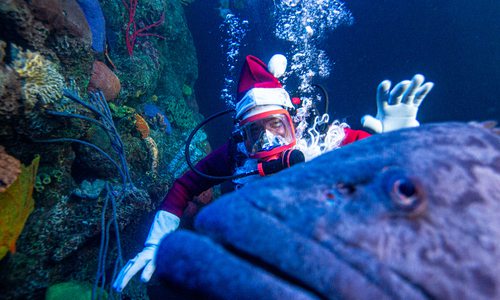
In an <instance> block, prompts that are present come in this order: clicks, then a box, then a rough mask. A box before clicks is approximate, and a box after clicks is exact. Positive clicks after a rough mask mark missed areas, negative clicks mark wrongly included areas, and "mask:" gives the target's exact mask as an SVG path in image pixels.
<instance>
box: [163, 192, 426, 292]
mask: <svg viewBox="0 0 500 300" xmlns="http://www.w3.org/2000/svg"><path fill="white" fill-rule="evenodd" d="M228 205H231V204H228ZM241 209H242V208H241V202H240V203H239V205H238V211H235V210H232V209H228V208H227V207H226V208H225V210H224V213H225V215H224V218H217V217H214V214H212V213H204V214H203V215H201V216H199V218H198V219H197V223H196V228H197V231H198V232H188V231H178V232H175V233H173V234H171V235H169V236H167V237H166V238H165V239H164V241H163V242H162V246H161V247H160V250H159V253H162V255H161V256H160V255H158V257H157V265H158V273H159V275H160V277H161V278H162V279H164V280H167V281H169V282H172V283H174V284H175V285H176V286H183V288H185V289H188V290H196V291H197V292H199V293H201V294H203V295H209V296H210V297H209V298H214V299H231V298H232V299H234V298H239V299H241V297H243V298H247V299H284V298H287V297H291V298H292V299H338V298H342V299H343V298H347V299H401V298H404V299H432V298H433V297H432V296H431V295H430V293H428V292H427V291H426V290H425V289H424V288H423V287H421V286H419V285H418V284H415V283H414V282H412V281H411V280H410V279H409V278H407V277H405V276H404V275H402V274H400V273H398V272H396V271H395V270H393V269H391V268H390V267H388V266H386V265H384V264H383V263H381V262H379V261H378V260H377V259H376V258H375V257H374V256H373V255H371V254H370V253H369V252H368V251H365V250H364V249H360V248H356V247H355V246H353V245H352V243H349V242H348V241H345V240H343V239H342V238H341V237H339V236H334V237H333V238H332V239H329V241H328V242H327V243H324V242H323V241H319V240H316V239H314V238H312V237H310V236H306V235H304V234H303V233H299V232H298V231H297V230H295V229H294V228H293V226H291V225H290V224H285V223H284V222H283V220H281V219H280V217H279V216H277V215H274V214H271V213H270V212H269V211H264V210H262V209H260V208H258V207H255V206H252V205H249V206H248V207H246V208H245V209H243V210H244V214H242V213H241ZM179 261H180V262H181V263H179ZM165 266H166V267H165ZM187 269H190V271H187ZM243 277H245V278H246V279H242V278H243ZM228 285H229V286H230V288H229V289H225V288H224V287H227V286H228Z"/></svg>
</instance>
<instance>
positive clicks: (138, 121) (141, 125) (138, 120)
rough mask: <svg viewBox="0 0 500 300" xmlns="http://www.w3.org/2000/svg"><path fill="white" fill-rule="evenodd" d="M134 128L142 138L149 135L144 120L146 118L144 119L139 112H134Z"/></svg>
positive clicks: (146, 123) (147, 126)
mask: <svg viewBox="0 0 500 300" xmlns="http://www.w3.org/2000/svg"><path fill="white" fill-rule="evenodd" d="M135 128H136V129H137V131H139V133H140V134H141V137H142V138H143V139H145V138H147V137H148V136H149V125H148V122H146V120H144V118H143V117H141V115H139V114H135Z"/></svg>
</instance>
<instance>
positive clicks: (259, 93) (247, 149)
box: [113, 54, 433, 292]
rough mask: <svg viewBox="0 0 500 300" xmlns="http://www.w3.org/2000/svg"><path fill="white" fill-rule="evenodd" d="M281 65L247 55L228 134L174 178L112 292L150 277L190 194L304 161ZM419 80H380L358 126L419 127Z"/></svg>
mask: <svg viewBox="0 0 500 300" xmlns="http://www.w3.org/2000/svg"><path fill="white" fill-rule="evenodd" d="M286 65H287V60H286V58H285V57H284V56H283V55H279V54H277V55H275V56H273V57H272V58H271V60H270V61H269V63H268V65H266V64H265V63H264V62H262V61H261V60H260V59H258V58H257V57H254V56H251V55H249V56H247V57H246V60H245V62H244V65H243V68H242V71H241V73H240V78H239V83H238V90H237V104H236V109H235V110H236V114H235V116H234V121H235V130H234V133H233V135H232V137H231V138H230V139H229V141H228V142H227V143H225V144H224V145H223V146H221V147H220V148H218V149H216V150H214V151H213V152H211V153H210V154H209V155H207V156H206V157H205V158H203V159H202V160H201V161H199V162H198V163H197V164H196V166H195V167H194V168H192V170H189V171H188V172H186V173H185V174H184V175H183V176H182V177H180V178H178V179H176V180H175V181H174V183H173V185H172V188H171V189H170V190H169V191H168V193H167V195H166V196H165V198H164V200H163V202H162V204H161V206H160V209H159V211H158V212H157V213H156V215H155V218H154V221H153V224H152V226H151V229H150V232H149V235H148V237H147V239H146V242H145V247H144V249H143V250H142V251H141V252H140V253H139V254H137V256H135V257H134V258H133V259H131V260H129V261H128V263H127V264H126V265H125V266H124V267H123V269H122V270H121V272H120V274H119V275H118V277H117V279H116V280H115V282H114V283H113V288H114V289H115V290H117V291H118V292H121V291H122V290H123V289H124V288H125V286H126V285H127V283H128V282H129V280H130V279H131V278H132V277H133V276H134V275H135V274H136V273H137V272H139V271H140V270H142V269H144V270H143V271H142V276H141V280H142V281H143V282H148V281H149V280H150V278H151V276H152V274H153V272H154V271H155V255H156V254H157V253H156V252H157V249H158V247H159V244H160V241H161V239H162V238H163V237H165V236H166V235H168V234H169V233H171V232H172V231H174V230H176V229H177V228H178V227H179V223H180V218H181V217H182V214H183V211H184V209H185V208H186V207H187V205H188V202H189V201H191V200H192V199H193V197H195V196H197V195H199V194H201V193H202V192H204V191H205V190H207V189H209V188H211V187H213V186H215V185H217V184H220V183H222V182H224V181H226V180H228V179H231V180H233V181H234V182H235V183H236V184H237V185H238V184H244V183H245V182H248V181H249V180H255V178H258V177H260V176H265V175H268V174H272V173H276V172H278V171H280V170H282V169H285V168H288V167H290V166H292V165H294V164H297V163H300V162H303V161H304V160H305V158H304V154H303V153H302V152H301V151H300V150H298V149H295V146H296V144H297V140H296V136H295V134H296V132H295V127H294V123H293V122H292V117H291V115H290V113H289V109H293V108H294V104H293V103H292V101H291V99H290V96H289V94H288V93H287V91H286V90H285V89H284V88H283V86H282V85H281V83H280V81H279V80H278V78H279V77H281V76H282V75H283V74H284V73H285V70H286ZM423 82H424V77H423V76H422V75H415V76H414V77H413V79H412V80H411V81H408V80H406V81H403V82H401V83H399V84H397V85H396V86H395V87H394V88H393V89H392V91H389V90H390V87H391V83H390V81H388V80H385V81H383V82H382V83H381V84H380V85H379V87H378V91H377V108H378V109H377V116H376V117H371V116H365V117H363V119H362V123H363V126H364V127H366V128H369V129H371V130H373V131H374V132H377V133H381V132H387V131H391V130H396V129H400V128H405V127H413V126H418V125H419V123H418V121H417V120H416V115H417V111H418V107H419V106H420V104H421V102H422V101H423V99H424V98H425V96H426V95H427V94H428V93H429V91H430V90H431V89H432V87H433V84H432V83H425V84H423ZM332 126H333V124H332ZM342 129H343V136H342V140H341V141H340V144H339V146H343V145H346V144H349V143H352V142H355V141H357V140H360V139H363V138H366V137H369V136H370V133H368V132H366V131H363V130H353V129H350V128H348V127H347V128H342ZM196 130H197V129H195V130H194V131H193V133H192V134H191V137H190V138H192V136H193V135H194V133H195V131H196ZM190 138H188V142H187V145H186V150H188V149H189V143H190ZM186 152H187V153H188V152H189V151H186ZM187 157H188V158H189V156H188V155H187ZM187 161H188V163H189V164H190V160H189V159H187ZM190 166H192V165H191V164H190Z"/></svg>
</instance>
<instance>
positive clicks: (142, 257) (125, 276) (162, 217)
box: [113, 210, 180, 292]
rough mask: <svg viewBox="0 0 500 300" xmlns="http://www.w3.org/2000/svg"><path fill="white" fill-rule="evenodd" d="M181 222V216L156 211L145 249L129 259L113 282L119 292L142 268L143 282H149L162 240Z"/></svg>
mask: <svg viewBox="0 0 500 300" xmlns="http://www.w3.org/2000/svg"><path fill="white" fill-rule="evenodd" d="M179 222H180V219H179V217H177V216H176V215H174V214H171V213H169V212H166V211H164V210H160V211H158V212H157V213H156V215H155V219H154V221H153V225H152V226H151V229H150V230H149V235H148V238H147V239H146V242H145V243H144V249H143V250H142V251H141V252H140V253H139V254H137V255H136V256H135V257H134V258H133V259H131V260H129V261H128V263H127V264H126V265H125V266H124V267H123V269H122V270H121V271H120V274H118V277H117V278H116V280H115V282H114V283H113V288H114V289H115V290H116V291H117V292H121V291H122V290H123V289H124V288H125V286H126V285H127V283H128V282H129V281H130V279H132V277H134V275H135V274H136V273H137V272H139V271H140V270H141V269H142V268H144V271H142V275H141V280H142V281H143V282H148V281H149V279H151V276H152V275H153V273H154V271H155V268H156V258H155V256H156V251H157V250H158V246H159V245H160V241H161V239H162V238H163V237H165V236H166V235H167V234H169V233H170V232H172V231H174V230H176V229H177V227H179Z"/></svg>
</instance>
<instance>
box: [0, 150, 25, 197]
mask: <svg viewBox="0 0 500 300" xmlns="http://www.w3.org/2000/svg"><path fill="white" fill-rule="evenodd" d="M20 173H21V162H19V160H17V159H16V158H15V157H13V156H10V155H9V154H7V152H5V149H4V147H3V146H0V193H3V192H5V190H7V188H8V187H9V186H10V185H11V184H12V183H13V182H14V181H15V180H16V178H17V176H19V174H20Z"/></svg>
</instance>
